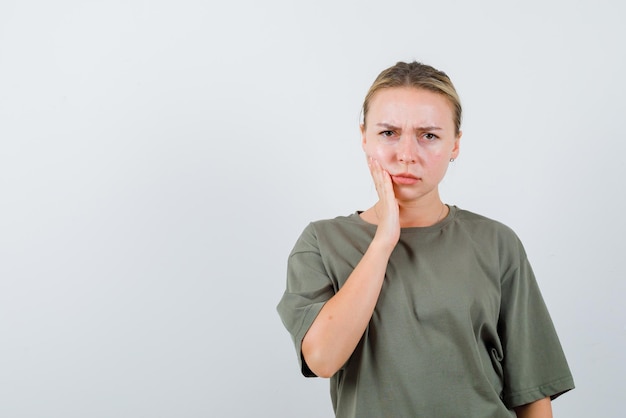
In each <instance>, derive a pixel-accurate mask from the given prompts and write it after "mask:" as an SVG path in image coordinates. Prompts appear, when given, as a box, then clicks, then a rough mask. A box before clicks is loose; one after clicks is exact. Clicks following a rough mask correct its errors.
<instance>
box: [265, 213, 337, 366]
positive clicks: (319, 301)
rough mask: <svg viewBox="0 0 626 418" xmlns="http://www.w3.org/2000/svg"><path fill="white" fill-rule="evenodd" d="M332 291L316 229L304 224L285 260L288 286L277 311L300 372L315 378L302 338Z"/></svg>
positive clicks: (332, 287)
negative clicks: (308, 362) (294, 351)
mask: <svg viewBox="0 0 626 418" xmlns="http://www.w3.org/2000/svg"><path fill="white" fill-rule="evenodd" d="M334 294H335V290H334V286H333V283H332V281H331V279H330V278H329V277H328V275H327V273H326V269H325V267H324V263H323V261H322V256H321V254H320V251H319V245H318V241H317V237H316V235H315V230H314V227H313V225H312V224H310V225H309V226H307V228H305V230H304V231H303V233H302V235H301V236H300V238H299V239H298V241H297V242H296V245H295V246H294V248H293V250H292V251H291V254H290V255H289V260H288V263H287V287H286V290H285V293H284V294H283V296H282V298H281V300H280V302H279V303H278V307H277V310H278V314H279V315H280V318H281V320H282V321H283V324H284V325H285V327H286V328H287V331H289V333H290V334H291V338H292V340H293V343H294V345H295V348H296V353H297V355H298V361H299V362H300V369H301V371H302V374H303V375H304V376H307V377H315V374H314V373H313V372H312V371H311V370H310V369H309V367H308V366H307V364H306V362H305V361H304V358H303V357H302V339H303V338H304V336H305V334H306V333H307V331H308V330H309V328H310V327H311V324H312V323H313V321H314V320H315V318H316V317H317V315H318V314H319V312H320V310H321V309H322V307H323V306H324V304H325V303H326V301H327V300H328V299H330V298H331V297H332V296H333V295H334Z"/></svg>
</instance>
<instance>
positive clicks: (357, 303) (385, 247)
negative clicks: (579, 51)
mask: <svg viewBox="0 0 626 418" xmlns="http://www.w3.org/2000/svg"><path fill="white" fill-rule="evenodd" d="M460 124H461V105H460V101H459V98H458V96H457V93H456V91H455V89H454V86H453V85H452V83H451V81H450V79H449V78H448V77H447V75H446V74H445V73H443V72H441V71H438V70H436V69H434V68H432V67H430V66H427V65H423V64H420V63H417V62H413V63H403V62H399V63H397V64H396V65H395V66H393V67H391V68H388V69H387V70H385V71H383V72H382V73H381V74H380V75H379V76H378V78H377V79H376V81H375V82H374V84H373V85H372V87H371V88H370V90H369V92H368V94H367V96H366V98H365V102H364V105H363V124H362V125H361V133H362V146H363V150H364V151H365V154H366V157H367V160H368V164H369V168H370V172H371V175H372V179H373V181H374V184H375V186H376V191H377V194H378V201H377V202H376V204H375V205H374V206H372V207H371V208H369V209H367V210H366V211H363V212H360V211H357V212H356V213H354V214H352V215H350V216H343V217H337V218H335V219H330V220H323V221H317V222H313V223H311V224H309V225H308V226H307V228H306V229H305V230H304V232H303V233H302V235H301V237H300V238H299V240H298V241H297V243H296V245H295V247H294V249H293V251H292V252H291V254H290V256H289V262H288V275H287V289H286V291H285V293H284V295H283V297H282V299H281V301H280V303H279V305H278V311H279V314H280V316H281V318H282V320H283V323H284V324H285V326H286V328H287V329H288V330H289V332H290V333H291V335H292V337H293V340H294V344H295V346H296V350H297V352H298V356H299V359H300V363H301V370H302V373H303V374H304V375H305V376H320V377H330V378H331V380H330V383H331V395H332V401H333V407H334V410H335V413H336V415H337V416H338V417H358V418H362V417H387V416H389V417H481V418H485V417H514V416H516V415H517V416H519V417H550V416H552V412H551V403H550V402H551V399H554V398H555V397H557V396H558V395H560V394H562V393H564V392H566V391H568V390H570V389H572V388H573V387H574V383H573V379H572V376H571V373H570V371H569V368H568V365H567V362H566V360H565V357H564V355H563V352H562V349H561V346H560V343H559V340H558V337H557V335H556V333H555V330H554V327H553V325H552V322H551V320H550V317H549V314H548V312H547V309H546V307H545V304H544V302H543V299H542V297H541V294H540V292H539V288H538V286H537V283H536V281H535V278H534V276H533V272H532V270H531V267H530V264H529V263H528V260H527V258H526V254H525V252H524V249H523V247H522V244H521V243H520V241H519V240H518V238H517V236H516V235H515V234H514V232H513V231H511V230H510V229H509V228H507V227H506V226H504V225H502V224H501V223H498V222H496V221H493V220H490V219H487V218H485V217H482V216H480V215H477V214H474V213H471V212H468V211H465V210H462V209H459V208H457V207H455V206H448V205H445V204H444V203H443V202H442V201H441V199H440V196H439V191H438V186H439V183H440V182H441V180H442V179H443V177H444V175H445V173H446V170H447V167H448V164H449V163H450V162H451V161H454V159H455V158H457V156H458V154H459V141H460V139H461V130H460Z"/></svg>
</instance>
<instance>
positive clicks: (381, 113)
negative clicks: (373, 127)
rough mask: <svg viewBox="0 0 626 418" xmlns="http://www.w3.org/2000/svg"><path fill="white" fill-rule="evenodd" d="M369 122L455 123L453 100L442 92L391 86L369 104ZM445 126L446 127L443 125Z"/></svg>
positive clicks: (374, 97) (379, 92)
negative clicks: (374, 120)
mask: <svg viewBox="0 0 626 418" xmlns="http://www.w3.org/2000/svg"><path fill="white" fill-rule="evenodd" d="M367 119H368V122H371V121H373V119H376V122H381V121H384V122H387V123H406V122H409V121H410V122H414V123H426V122H428V123H436V124H437V125H448V124H451V125H452V126H453V125H454V111H453V107H452V103H450V100H449V99H448V98H447V97H446V96H444V95H443V94H440V93H435V92H433V91H430V90H426V89H421V88H415V87H391V88H384V89H381V90H379V91H377V92H376V93H375V94H374V95H373V96H372V99H371V102H370V104H369V109H368V114H367ZM442 127H443V126H442Z"/></svg>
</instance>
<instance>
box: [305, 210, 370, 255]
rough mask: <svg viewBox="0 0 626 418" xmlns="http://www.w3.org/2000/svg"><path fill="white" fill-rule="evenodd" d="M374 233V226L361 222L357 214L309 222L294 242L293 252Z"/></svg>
mask: <svg viewBox="0 0 626 418" xmlns="http://www.w3.org/2000/svg"><path fill="white" fill-rule="evenodd" d="M375 231H376V227H375V226H374V225H370V224H368V223H367V222H365V221H363V220H362V219H361V218H360V216H359V213H358V212H354V213H352V214H350V215H342V216H337V217H335V218H330V219H320V220H315V221H312V222H310V223H309V224H308V225H307V226H306V227H305V228H304V230H303V231H302V234H301V235H300V237H299V238H298V241H297V242H296V246H295V248H294V250H295V251H302V250H304V249H306V248H312V247H314V248H318V247H319V246H320V244H322V245H323V244H324V243H326V242H329V241H341V238H342V237H348V236H355V235H360V234H359V232H361V233H362V234H367V235H371V234H373V233H374V232H375Z"/></svg>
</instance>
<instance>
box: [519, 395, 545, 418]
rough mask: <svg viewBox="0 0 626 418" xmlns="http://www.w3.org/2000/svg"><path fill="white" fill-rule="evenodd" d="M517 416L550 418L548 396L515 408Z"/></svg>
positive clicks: (520, 417)
mask: <svg viewBox="0 0 626 418" xmlns="http://www.w3.org/2000/svg"><path fill="white" fill-rule="evenodd" d="M515 413H516V414H517V416H518V418H552V403H551V402H550V397H547V398H543V399H540V400H538V401H535V402H531V403H529V404H526V405H522V406H518V407H517V408H515Z"/></svg>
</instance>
